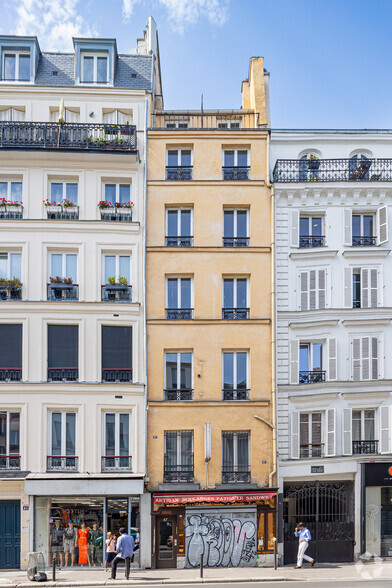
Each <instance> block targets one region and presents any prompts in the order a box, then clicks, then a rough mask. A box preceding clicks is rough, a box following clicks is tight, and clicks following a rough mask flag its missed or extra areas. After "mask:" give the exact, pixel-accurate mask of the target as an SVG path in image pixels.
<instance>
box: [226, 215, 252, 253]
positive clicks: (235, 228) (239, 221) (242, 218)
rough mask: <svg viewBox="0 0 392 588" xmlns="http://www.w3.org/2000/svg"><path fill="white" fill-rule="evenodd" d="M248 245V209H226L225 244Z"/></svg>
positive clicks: (234, 245)
mask: <svg viewBox="0 0 392 588" xmlns="http://www.w3.org/2000/svg"><path fill="white" fill-rule="evenodd" d="M248 245H249V230H248V211H247V210H241V209H234V210H225V211H224V212H223V246H224V247H247V246H248Z"/></svg>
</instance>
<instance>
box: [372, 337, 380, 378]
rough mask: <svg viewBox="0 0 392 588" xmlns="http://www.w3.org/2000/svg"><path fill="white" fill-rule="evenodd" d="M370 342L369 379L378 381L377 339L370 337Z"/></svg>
mask: <svg viewBox="0 0 392 588" xmlns="http://www.w3.org/2000/svg"><path fill="white" fill-rule="evenodd" d="M370 340H371V379H372V380H378V378H379V369H378V356H379V353H378V348H379V343H378V338H377V337H370Z"/></svg>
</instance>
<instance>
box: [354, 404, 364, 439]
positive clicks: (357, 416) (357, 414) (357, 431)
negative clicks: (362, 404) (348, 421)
mask: <svg viewBox="0 0 392 588" xmlns="http://www.w3.org/2000/svg"><path fill="white" fill-rule="evenodd" d="M361 424H362V423H361V411H360V410H353V411H352V436H353V441H361V437H362V435H361V431H362V426H361Z"/></svg>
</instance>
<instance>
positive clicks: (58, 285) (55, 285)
mask: <svg viewBox="0 0 392 588" xmlns="http://www.w3.org/2000/svg"><path fill="white" fill-rule="evenodd" d="M50 287H51V288H52V290H72V288H73V287H74V285H73V284H68V283H65V282H51V283H50Z"/></svg>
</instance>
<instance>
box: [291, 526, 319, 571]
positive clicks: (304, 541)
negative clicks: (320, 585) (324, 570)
mask: <svg viewBox="0 0 392 588" xmlns="http://www.w3.org/2000/svg"><path fill="white" fill-rule="evenodd" d="M294 535H295V536H296V537H298V539H299V543H298V556H297V565H296V566H294V569H296V570H298V569H299V568H302V563H303V560H304V559H306V561H310V562H311V564H312V567H313V566H314V564H315V563H316V560H315V559H313V558H311V557H309V556H308V555H305V551H306V550H307V548H308V546H309V541H311V539H312V536H311V534H310V531H309V529H307V528H306V527H305V525H304V523H298V525H297V526H296V527H295V532H294Z"/></svg>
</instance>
